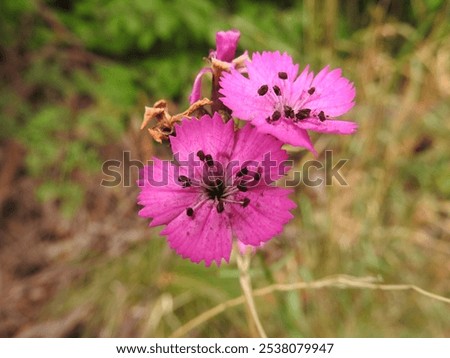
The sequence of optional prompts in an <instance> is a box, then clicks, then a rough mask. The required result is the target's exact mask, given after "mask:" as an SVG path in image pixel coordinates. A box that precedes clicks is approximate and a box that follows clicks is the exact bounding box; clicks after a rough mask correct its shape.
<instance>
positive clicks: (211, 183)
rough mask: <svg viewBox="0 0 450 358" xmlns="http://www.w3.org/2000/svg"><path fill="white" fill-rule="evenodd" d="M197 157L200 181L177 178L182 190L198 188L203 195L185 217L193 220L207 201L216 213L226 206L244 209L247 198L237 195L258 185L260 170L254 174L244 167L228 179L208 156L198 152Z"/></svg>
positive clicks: (222, 210)
mask: <svg viewBox="0 0 450 358" xmlns="http://www.w3.org/2000/svg"><path fill="white" fill-rule="evenodd" d="M197 157H198V158H199V159H200V160H201V161H202V162H203V176H202V180H201V181H198V180H196V179H191V178H188V177H187V176H185V175H180V176H179V177H178V181H179V182H180V183H182V187H183V188H188V187H192V186H193V187H198V188H200V190H201V192H202V194H203V195H202V196H201V198H200V200H199V201H198V202H197V203H196V204H195V205H194V206H193V207H188V208H187V209H186V215H187V216H189V217H192V218H193V217H194V216H195V210H196V209H197V208H198V207H200V206H201V205H202V204H203V203H204V202H205V201H208V200H212V201H214V203H215V204H216V209H217V212H218V213H222V212H224V211H225V208H226V205H232V204H234V205H241V206H242V207H244V208H246V207H247V206H248V205H249V204H250V199H249V198H248V197H244V198H242V197H241V195H239V194H240V193H245V192H247V191H248V190H249V188H251V187H253V186H255V185H257V184H258V183H259V181H260V179H261V172H262V168H260V167H258V168H257V170H256V171H255V172H253V171H252V172H251V171H250V170H249V169H248V167H246V166H245V167H242V168H241V169H240V170H239V171H238V172H236V174H235V175H234V177H233V178H228V177H227V175H226V173H225V172H224V170H223V167H222V166H221V165H220V163H218V162H217V161H215V160H214V158H213V157H212V156H211V155H210V154H205V153H204V152H203V151H202V150H199V151H198V152H197ZM237 196H239V197H240V198H237Z"/></svg>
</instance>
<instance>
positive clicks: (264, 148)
mask: <svg viewBox="0 0 450 358" xmlns="http://www.w3.org/2000/svg"><path fill="white" fill-rule="evenodd" d="M175 130H176V137H171V140H170V142H171V146H172V150H173V152H174V153H175V154H174V157H175V160H176V161H177V162H178V163H177V165H175V164H173V163H172V162H168V161H161V160H159V159H157V158H154V159H153V165H152V166H146V167H144V170H143V173H142V174H143V175H142V177H141V180H140V181H139V185H140V187H141V192H140V194H139V197H138V202H139V204H140V205H143V208H142V209H141V210H140V212H139V215H140V216H142V217H147V218H152V221H151V223H150V226H158V225H166V227H165V228H164V230H163V231H162V232H161V234H163V235H167V240H168V242H169V245H170V247H171V248H172V249H174V250H175V251H176V252H177V253H178V254H179V255H181V256H182V257H183V258H189V259H190V260H191V261H193V262H196V263H199V262H201V261H204V262H205V264H206V266H209V265H210V264H211V263H212V262H213V261H215V262H216V263H217V265H220V263H221V261H222V259H225V261H227V262H228V261H229V259H230V254H231V247H232V237H233V236H234V237H236V238H237V240H238V241H239V242H241V243H242V244H245V245H251V246H254V247H256V246H260V245H261V244H263V243H264V242H266V241H268V240H270V239H271V238H272V237H274V236H275V235H277V234H279V233H281V231H282V229H283V225H284V224H286V223H287V222H288V221H289V220H290V219H292V217H293V216H292V214H291V213H290V210H291V209H293V208H295V207H296V205H295V204H294V203H293V202H292V201H291V200H290V199H289V198H288V194H289V193H291V190H287V189H284V188H278V187H275V186H273V185H269V184H270V183H272V182H273V181H274V180H277V179H278V178H280V177H281V176H283V175H284V174H285V173H286V172H287V170H288V169H289V168H288V167H287V166H286V159H287V153H286V152H285V151H284V150H282V149H281V146H282V142H280V141H279V140H277V139H276V138H274V137H273V136H270V135H267V134H262V133H258V132H257V131H256V130H255V128H254V127H252V126H249V125H247V126H245V127H243V128H242V129H239V130H237V131H235V130H234V124H233V121H229V122H228V123H224V122H223V121H222V119H221V117H220V115H218V114H215V115H214V116H213V117H210V116H209V115H205V116H203V117H202V118H201V119H200V120H196V119H192V120H188V119H185V120H183V121H182V124H181V125H176V126H175Z"/></svg>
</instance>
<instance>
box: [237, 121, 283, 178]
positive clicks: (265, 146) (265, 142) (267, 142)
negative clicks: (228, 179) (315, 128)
mask: <svg viewBox="0 0 450 358" xmlns="http://www.w3.org/2000/svg"><path fill="white" fill-rule="evenodd" d="M282 145H283V142H281V141H280V140H278V139H276V138H275V137H273V136H271V135H269V134H265V133H259V132H258V131H257V129H256V128H255V127H253V126H252V125H250V124H247V125H245V126H244V127H243V128H241V129H240V130H239V131H238V132H237V133H236V140H235V144H234V148H233V154H232V158H233V160H235V161H237V162H239V163H240V165H239V168H240V167H241V166H242V165H243V163H246V162H248V163H250V162H259V163H262V167H263V168H264V169H268V170H266V171H265V173H264V178H265V181H266V183H271V182H273V181H275V180H277V179H279V178H281V177H282V176H283V175H284V174H286V172H287V170H288V169H289V167H288V166H287V159H288V154H287V152H286V151H285V150H283V149H282V148H281V147H282ZM236 169H238V168H236ZM236 171H237V170H235V171H234V172H236Z"/></svg>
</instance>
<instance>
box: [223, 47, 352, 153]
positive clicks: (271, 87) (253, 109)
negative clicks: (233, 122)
mask: <svg viewBox="0 0 450 358" xmlns="http://www.w3.org/2000/svg"><path fill="white" fill-rule="evenodd" d="M247 72H248V76H243V75H242V74H241V73H239V72H238V71H236V70H235V69H231V70H230V73H223V75H222V78H221V80H220V85H221V87H222V88H221V90H220V91H219V92H220V93H221V94H222V95H223V96H224V97H221V98H220V99H221V101H222V102H223V103H224V104H225V105H226V106H227V107H228V108H230V109H231V110H232V111H233V115H234V116H235V117H238V118H240V119H243V120H247V121H251V123H252V124H253V125H255V126H256V127H257V128H258V130H259V131H260V132H262V133H270V134H272V135H273V136H275V137H276V138H278V139H280V140H281V141H282V142H284V143H288V144H291V145H295V146H300V147H305V148H307V149H308V150H310V151H312V152H313V153H315V154H316V152H315V150H314V147H313V144H312V143H311V140H310V138H309V135H308V132H307V131H308V130H312V131H315V132H321V133H336V134H351V133H353V132H355V131H356V129H357V125H356V123H354V122H347V121H341V120H335V119H333V118H335V117H337V116H340V115H342V114H344V113H346V112H347V111H349V110H350V109H351V108H352V107H353V106H354V98H355V88H354V86H353V84H352V83H351V82H350V81H349V80H347V79H346V78H344V77H341V70H340V69H334V70H330V68H329V67H328V66H327V67H325V68H324V69H322V70H321V71H320V72H319V73H318V74H317V75H316V76H314V73H313V72H311V71H310V70H309V66H307V67H306V68H305V69H304V70H303V71H302V73H301V74H300V75H298V65H296V64H294V63H293V61H292V58H291V57H290V56H289V55H288V54H286V53H283V54H280V53H279V52H263V53H262V54H260V53H255V54H253V56H252V60H251V61H247Z"/></svg>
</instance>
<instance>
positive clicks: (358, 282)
mask: <svg viewBox="0 0 450 358" xmlns="http://www.w3.org/2000/svg"><path fill="white" fill-rule="evenodd" d="M377 282H378V280H377V279H376V278H373V277H362V278H361V277H354V276H348V275H333V276H328V277H324V278H323V279H320V280H317V281H312V282H296V283H293V284H275V285H270V286H267V287H264V288H260V289H258V290H255V291H254V292H253V296H254V297H260V296H265V295H268V294H271V293H273V292H275V291H280V292H287V291H295V290H303V289H320V288H325V287H337V288H341V289H348V288H359V289H371V290H382V291H409V290H411V291H415V292H417V293H419V294H421V295H423V296H426V297H429V298H432V299H434V300H436V301H440V302H444V303H448V304H450V298H447V297H443V296H440V295H436V294H434V293H432V292H428V291H426V290H424V289H422V288H420V287H418V286H416V285H410V284H381V283H377ZM245 302H246V299H245V297H244V295H242V296H239V297H236V298H233V299H231V300H228V301H226V302H223V303H221V304H219V305H217V306H215V307H213V308H211V309H210V310H208V311H205V312H203V313H202V314H200V315H199V316H197V317H195V318H194V319H192V320H190V321H189V322H188V323H186V324H184V325H183V326H181V327H180V328H178V329H177V330H176V331H175V332H173V333H172V335H171V337H172V338H177V337H183V336H185V335H186V334H187V333H189V332H190V331H192V330H193V329H195V328H196V327H198V326H200V325H201V324H203V323H205V322H207V321H209V320H210V319H212V318H214V317H215V316H217V315H219V314H221V313H222V312H224V311H225V310H227V309H229V308H232V307H236V306H239V305H241V304H243V303H245Z"/></svg>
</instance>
